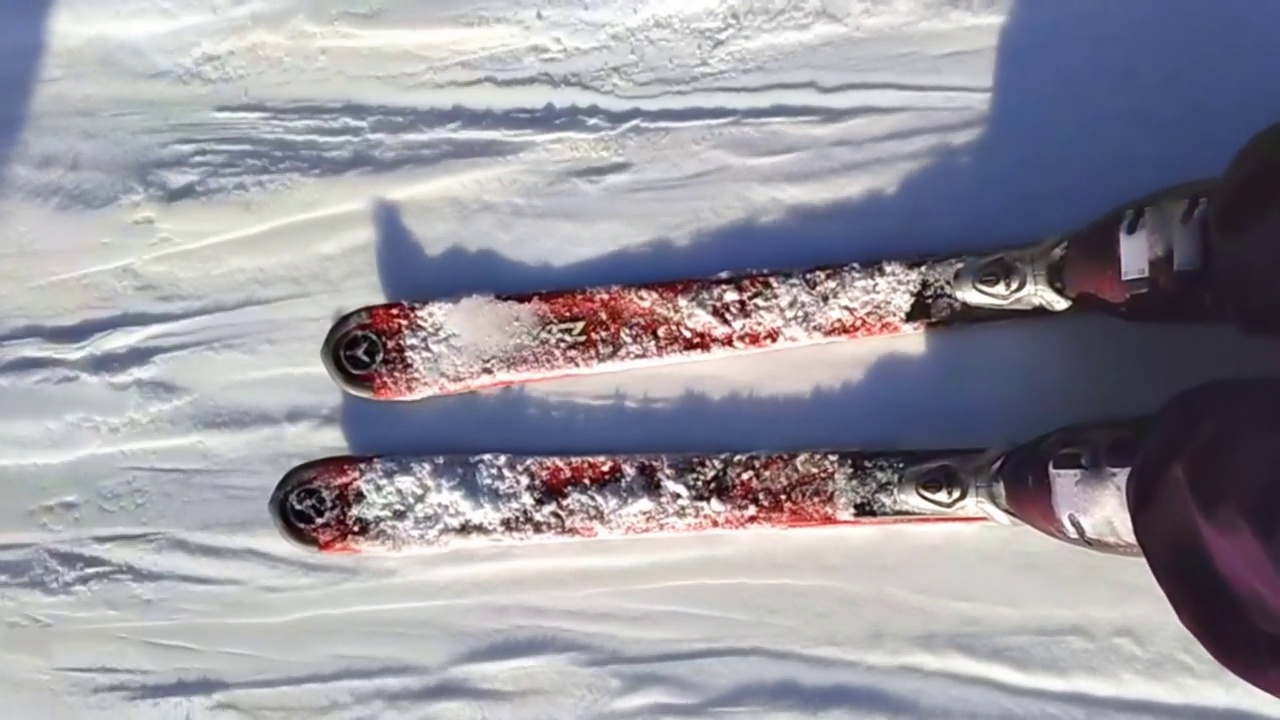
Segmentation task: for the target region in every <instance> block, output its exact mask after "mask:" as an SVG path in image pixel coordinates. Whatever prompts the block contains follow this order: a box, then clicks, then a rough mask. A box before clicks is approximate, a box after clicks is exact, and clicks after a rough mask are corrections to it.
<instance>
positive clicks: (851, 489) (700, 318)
mask: <svg viewBox="0 0 1280 720" xmlns="http://www.w3.org/2000/svg"><path fill="white" fill-rule="evenodd" d="M1215 187H1216V180H1214V179H1208V180H1202V181H1197V182H1192V183H1186V184H1182V185H1178V186H1175V187H1171V188H1166V189H1164V190H1161V191H1159V192H1156V193H1153V194H1151V195H1149V196H1147V197H1143V198H1139V199H1136V200H1134V201H1132V202H1130V203H1127V204H1125V205H1124V206H1122V207H1119V208H1116V209H1114V210H1112V211H1110V212H1108V213H1106V214H1105V215H1103V216H1102V217H1100V218H1098V219H1097V220H1096V221H1094V222H1092V223H1089V224H1088V225H1086V226H1084V227H1082V228H1080V229H1078V230H1075V231H1073V232H1070V233H1065V234H1063V235H1060V236H1056V237H1051V238H1045V239H1042V240H1041V241H1038V242H1035V243H1032V244H1028V245H1024V246H1019V247H1014V248H1009V249H1004V250H998V251H993V252H990V253H985V254H979V255H959V256H946V257H929V258H921V259H913V260H891V261H884V262H879V263H872V264H864V265H859V264H849V265H843V266H836V267H822V268H814V269H809V270H803V271H796V272H761V273H750V274H739V275H723V276H717V277H712V278H701V279H691V280H680V281H671V282H663V283H656V284H649V285H624V286H608V287H594V288H585V289H572V290H560V291H554V292H538V293H530V294H523V295H512V296H469V297H462V298H455V299H446V300H432V301H423V302H400V303H387V304H380V305H373V306H368V307H364V308H360V309H357V310H355V311H353V312H350V313H348V314H347V315H345V316H343V317H341V318H339V319H338V320H337V321H336V322H335V323H334V325H333V327H332V329H331V331H330V332H329V334H328V336H327V337H326V338H325V340H324V343H323V348H322V356H323V361H324V363H325V366H326V367H327V368H328V370H329V373H330V374H331V375H332V377H333V379H334V380H335V382H337V383H338V385H339V386H341V387H342V388H343V389H344V390H345V391H346V392H348V393H351V394H353V395H357V396H361V397H365V398H371V399H375V400H379V401H403V400H421V399H425V398H431V397H439V396H444V395H450V394H455V393H464V392H472V391H477V390H483V389H488V388H494V387H498V386H503V385H510V384H515V383H529V382H534V381H539V380H546V379H550V378H557V377H566V376H573V375H587V374H594V373H606V372H615V371H621V370H627V369H633V368H638V367H652V366H656V365H662V364H670V363H683V362H694V361H698V360H704V359H710V358H717V357H724V356H728V355H735V354H740V353H748V352H761V351H769V350H781V349H786V348H798V347H804V346H810V345H816V344H821V343H829V342H839V341H849V340H854V339H858V338H867V337H877V336H886V335H894V334H901V333H914V332H923V331H930V330H935V329H940V328H947V327H958V326H965V325H972V324H975V323H982V322H992V321H999V320H1006V319H1011V318H1030V317H1036V316H1044V315H1050V314H1059V315H1061V314H1066V313H1098V312H1102V313H1109V314H1112V315H1115V316H1117V317H1121V318H1126V319H1131V320H1140V321H1156V322H1211V321H1215V320H1217V318H1215V317H1214V316H1213V315H1214V314H1213V312H1212V309H1211V306H1210V304H1209V303H1208V301H1207V294H1206V292H1205V291H1204V283H1205V279H1204V277H1203V275H1204V270H1203V258H1204V254H1205V247H1206V243H1207V241H1208V237H1207V234H1208V223H1207V221H1206V216H1207V212H1208V209H1209V208H1210V206H1211V204H1212V201H1213V197H1212V194H1213V191H1214V189H1215ZM1006 456H1007V453H1005V452H1002V451H1000V450H997V449H972V450H970V449H960V450H927V451H902V452H892V451H889V452H880V451H864V450H844V449H833V450H812V451H803V452H790V453H763V452H761V453H710V454H685V455H673V454H651V455H595V456H520V455H510V454H503V453H490V454H472V455H455V456H432V457H402V456H338V457H330V458H324V459H320V460H315V461H311V462H308V463H304V464H302V465H299V466H298V467H296V468H294V469H292V470H290V471H289V472H288V473H287V474H286V475H285V477H284V478H283V479H282V480H281V482H280V483H279V485H278V486H277V488H276V490H275V492H274V493H273V494H272V497H271V501H270V509H271V513H272V516H273V518H274V519H275V521H276V523H277V526H278V527H279V529H280V530H281V532H282V534H283V535H284V536H285V537H287V538H289V539H291V540H293V541H295V542H297V543H299V544H300V545H303V546H305V547H308V548H312V549H316V550H319V551H322V552H366V551H404V550H414V549H443V548H450V547H456V546H460V545H464V544H483V543H492V542H495V541H507V542H512V541H529V540H553V539H569V538H581V537H597V536H608V535H630V534H638V533H639V534H650V533H673V532H690V531H696V530H707V529H728V528H748V527H796V526H812V525H833V524H883V523H897V522H930V521H949V522H973V521H984V520H991V519H997V520H998V519H1001V518H1003V517H1005V513H1004V512H1003V511H1002V509H1001V508H1000V507H999V506H1000V503H999V502H998V498H995V497H994V496H993V492H995V491H994V490H993V478H994V477H995V476H996V474H997V472H998V471H999V468H1000V465H1001V463H1002V461H1003V460H1004V458H1006Z"/></svg>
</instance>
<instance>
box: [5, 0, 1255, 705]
mask: <svg viewBox="0 0 1280 720" xmlns="http://www.w3.org/2000/svg"><path fill="white" fill-rule="evenodd" d="M0 17H2V18H3V19H4V20H5V22H4V23H0V87H2V88H3V90H4V93H5V95H6V97H7V98H10V99H8V100H6V103H5V104H4V105H3V106H0V238H2V239H3V242H2V243H0V268H2V270H0V272H3V273H4V274H3V280H4V281H5V282H3V283H0V308H3V309H4V310H5V311H6V312H4V313H3V314H0V404H2V405H3V407H4V408H5V409H6V411H7V412H5V413H4V414H3V415H0V449H2V450H3V452H2V453H0V488H3V490H4V499H5V502H4V503H3V504H0V695H3V697H5V699H6V711H7V712H11V713H14V716H15V717H42V716H45V717H59V718H63V717H68V718H69V717H76V718H119V717H129V718H137V719H139V720H146V719H148V718H174V717H188V718H212V717H217V718H222V717H226V718H283V717H307V718H319V717H323V718H337V719H348V718H350V719H355V718H393V717H405V718H450V719H451V720H452V719H456V718H610V719H612V718H617V719H624V718H628V719H629V718H684V717H703V716H714V715H722V714H727V713H736V714H741V715H745V716H749V717H753V718H754V717H760V718H765V717H768V718H792V717H851V718H919V717H936V718H946V717H963V718H1026V717H1037V718H1094V717H1115V718H1174V719H1180V718H1188V719H1190V718H1196V720H1200V719H1202V718H1206V719H1213V720H1216V719H1222V720H1253V719H1255V718H1266V717H1280V704H1277V703H1276V702H1275V701H1273V700H1271V699H1270V698H1267V697H1264V696H1262V695H1260V694H1259V693H1256V692H1254V691H1253V690H1251V689H1250V688H1248V687H1246V686H1245V685H1244V684H1243V683H1241V682H1239V681H1238V680H1236V679H1235V678H1233V677H1231V676H1230V675H1228V674H1226V673H1225V672H1224V671H1223V670H1221V669H1220V668H1219V667H1217V666H1216V665H1215V664H1214V663H1213V661H1212V660H1210V659H1209V658H1208V657H1207V655H1206V654H1205V653H1204V652H1203V651H1202V650H1201V649H1200V648H1199V647H1198V646H1197V645H1196V644H1195V643H1194V642H1193V641H1192V640H1191V639H1190V638H1189V637H1188V636H1187V635H1186V633H1185V631H1183V630H1182V628H1181V627H1180V626H1179V625H1178V624H1177V623H1176V621H1175V619H1174V618H1173V616H1172V613H1171V612H1170V611H1169V610H1168V608H1167V607H1166V605H1165V604H1164V601H1163V599H1162V598H1161V597H1160V595H1159V593H1158V591H1157V589H1156V588H1155V585H1154V584H1153V583H1152V582H1151V580H1150V578H1149V576H1148V574H1147V572H1146V571H1145V569H1144V568H1143V566H1142V565H1141V564H1140V563H1137V562H1134V561H1131V560H1126V559H1118V558H1111V557H1100V556H1099V557H1095V556H1092V555H1089V554H1087V553H1084V552H1082V551H1077V550H1075V549H1072V548H1067V547H1064V546H1059V545H1057V544H1055V543H1053V542H1051V541H1048V540H1044V539H1042V538H1040V537H1038V536H1036V535H1034V534H1030V533H1029V532H1028V531H1022V530H1017V529H1007V528H997V527H981V528H975V527H928V528H924V527H918V528H901V527H896V528H876V529H869V528H853V529H814V530H804V531H792V532H772V531H760V532H751V533H727V534H708V535H702V536H698V537H696V538H694V537H680V536H674V537H664V538H650V539H619V540H602V541H589V542H577V543H550V544H546V545H540V546H536V547H525V548H505V549H501V550H499V549H496V548H494V549H468V550H465V551H458V552H453V553H447V554H443V555H421V556H412V557H405V558H372V559H363V560H357V559H353V558H322V557H317V556H312V555H308V554H305V553H303V552H301V551H299V550H297V549H296V548H294V547H292V546H290V545H288V544H287V543H286V542H285V541H284V540H282V539H281V538H279V537H278V536H277V535H276V533H275V531H274V529H273V528H272V527H271V525H270V522H269V520H268V518H267V515H266V498H267V495H268V493H269V492H270V490H271V488H272V487H273V486H274V484H275V482H276V481H277V480H278V478H279V477H280V475H281V474H282V473H283V472H284V471H285V470H286V469H287V468H288V467H290V466H291V465H293V464H295V463H297V462H300V461H302V460H305V459H309V458H312V457H319V456H322V455H328V454H333V453H338V452H344V451H346V450H347V449H353V450H355V451H357V452H392V451H404V452H415V453H424V454H426V453H434V452H450V451H453V452H457V451H466V450H475V451H508V452H568V451H577V452H605V451H610V450H627V451H637V452H639V451H659V450H667V451H683V450H752V449H766V450H770V449H772V450H785V449H798V448H803V447H808V446H835V445H843V446H864V447H871V446H874V447H892V446H903V447H912V446H926V447H929V446H933V447H937V446H956V445H988V444H992V443H1003V442H1012V441H1016V440H1019V439H1023V438H1025V437H1028V436H1029V435H1031V434H1033V433H1036V432H1040V431H1043V430H1048V429H1050V428H1052V427H1056V426H1058V425H1061V424H1065V423H1067V422H1074V421H1078V420H1083V419H1086V418H1090V417H1096V416H1098V415H1100V414H1120V413H1130V412H1142V411H1147V410H1150V409H1152V408H1153V407H1154V406H1155V405H1156V404H1158V403H1159V402H1160V401H1161V400H1162V399H1164V398H1165V397H1167V396H1168V395H1169V394H1171V393H1172V392H1174V391H1176V390H1178V389H1181V388H1184V387H1188V386H1190V385H1192V384H1195V383H1196V382H1200V381H1203V380H1206V379H1209V378H1211V377H1221V376H1228V375H1239V374H1246V373H1259V372H1268V371H1270V370H1272V369H1274V368H1275V367H1276V364H1275V363H1276V360H1277V359H1280V349H1278V348H1276V347H1275V346H1274V344H1273V343H1267V342H1263V341H1259V340H1248V339H1242V338H1239V337H1237V336H1235V335H1234V334H1233V333H1231V332H1225V331H1220V330H1212V329H1210V330H1186V329H1174V330H1170V329H1161V328H1149V327H1121V326H1118V325H1117V324H1115V323H1108V322H1102V321H1067V322H1055V321H1049V322H1044V323H1030V324H1026V325H1018V324H1012V325H1006V326H992V327H982V328H978V329H975V330H972V331H966V332H955V333H939V334H936V335H927V336H914V337H904V338H897V339H891V340H881V341H869V342H860V343H850V344H844V345H831V346H825V347H817V348H813V349H810V350H803V351H795V352H786V353H765V354H761V355H756V356H752V357H744V358H739V359H733V360H721V361H715V362H710V363H700V364H692V365H684V366H674V367H666V368H661V369H654V370H645V371H636V372H633V373H626V374H622V375H615V376H608V377H603V378H577V379H572V380H564V381H556V382H550V383H546V384H541V385H537V386H530V387H527V388H517V389H511V388H509V389H505V390H501V391H494V392H487V393H481V394H476V395H467V396H460V397H454V398H446V399H442V400H440V401H439V402H433V403H413V404H403V405H395V406H379V405H376V404H372V403H368V402H361V401H356V400H353V399H350V398H344V397H342V396H341V395H340V393H339V392H338V391H337V390H336V389H335V388H334V387H333V385H332V383H331V382H330V381H329V380H328V378H327V377H326V376H325V373H324V371H323V369H322V367H321V364H320V361H319V357H318V344H319V340H320V338H321V337H322V335H323V333H324V331H325V329H326V328H327V327H328V324H329V322H330V321H331V320H332V319H333V317H334V315H335V314H336V313H337V312H340V311H342V310H346V309H349V308H351V307H352V306H355V305H359V304H364V303H368V302H377V301H380V300H382V299H384V298H392V299H404V298H424V297H443V296H452V295H457V294H463V293H470V292H517V291H523V290H533V289H539V288H550V287H565V286H572V285H579V284H584V283H614V282H636V281H647V280H660V279H667V278H672V277H681V276H692V275H702V274H708V273H715V272H720V271H723V270H735V269H748V268H761V267H799V266H805V265H811V264H818V263H832V262H844V261H849V260H867V259H876V258H880V257H884V256H886V255H897V256H904V255H913V254H917V253H925V252H936V251H940V250H948V249H951V250H955V249H978V248H982V247H985V246H991V245H1000V244H1005V243H1008V242H1011V241H1017V240H1022V239H1027V238H1029V237H1038V236H1040V235H1042V234H1045V233H1048V232H1053V231H1056V230H1060V229H1063V228H1064V227H1066V226H1070V225H1073V224H1075V223H1079V222H1082V221H1083V220H1086V219H1088V218H1089V217H1091V216H1092V215H1093V214H1095V213H1097V212H1100V211H1102V210H1105V209H1107V208H1109V207H1110V206H1112V205H1114V204H1115V203H1116V202H1118V201H1120V200H1121V199H1123V198H1125V197H1130V196H1133V195H1137V194H1140V193H1142V192H1145V191H1147V190H1149V189H1151V188H1152V187H1155V186H1158V185H1161V184H1166V183H1170V182H1175V181H1179V180H1183V179H1186V178H1188V177H1197V176H1201V175H1204V174H1208V173H1212V172H1215V171H1217V170H1218V169H1219V168H1220V167H1221V165H1222V163H1223V162H1225V160H1226V158H1227V157H1228V156H1229V154H1230V153H1231V152H1232V151H1233V150H1234V148H1235V147H1236V146H1237V145H1238V144H1239V142H1241V141H1242V140H1243V139H1244V138H1245V137H1247V136H1248V135H1249V134H1250V133H1251V132H1253V131H1254V130H1256V129H1257V128H1259V127H1261V126H1262V125H1264V124H1266V123H1267V122H1270V121H1272V120H1274V119H1275V118H1276V117H1277V116H1280V93H1277V92H1276V90H1277V89H1280V88H1276V87H1272V85H1275V84H1276V82H1277V81H1276V80H1274V78H1277V77H1280V49H1277V48H1276V47H1275V44H1274V41H1273V38H1272V33H1271V31H1270V29H1269V28H1273V27H1275V23H1276V22H1277V21H1280V8H1277V7H1275V6H1274V4H1273V3H1270V2H1268V0H1256V1H1255V0H1231V1H1224V2H1219V3H1197V4H1183V5H1179V6H1176V7H1171V6H1170V5H1169V4H1168V3H1165V2H1161V1H1158V0H1130V1H1128V2H1126V3H1111V2H1106V0H1075V1H1074V2H1072V3H1056V2H1053V0H1004V1H998V0H836V1H832V0H823V1H821V2H818V1H812V2H811V1H803V2H786V3H784V2H755V1H753V2H745V1H741V2H738V1H734V0H706V1H705V2H684V3H669V2H663V1H662V0H625V1H624V2H620V3H611V4H605V5H601V4H583V3H565V2H559V1H557V0H540V1H539V2H535V3H493V4H488V5H480V4H475V3H472V2H464V1H462V0H443V1H441V2H432V3H414V2H409V0H385V1H384V2H381V3H377V4H371V3H363V2H357V1H356V0H317V1H316V2H309V3H297V2H294V0H167V1H166V2H159V1H158V0H121V1H120V2H113V3H99V2H95V1H93V0H59V2H57V3H53V2H52V0H0ZM1224 38H1230V41H1229V42H1223V41H1222V39H1224ZM1188 48H1195V49H1196V50H1195V52H1191V51H1189V50H1188Z"/></svg>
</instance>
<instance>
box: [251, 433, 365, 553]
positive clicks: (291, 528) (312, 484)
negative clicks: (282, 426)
mask: <svg viewBox="0 0 1280 720" xmlns="http://www.w3.org/2000/svg"><path fill="white" fill-rule="evenodd" d="M358 462H359V458H355V457H351V456H341V455H339V456H334V457H328V458H322V459H319V460H311V461H308V462H305V463H302V464H301V465H298V466H296V467H294V468H292V469H290V470H289V471H288V472H286V473H285V474H284V477H283V478H281V479H280V482H279V483H277V484H276V488H275V490H273V491H272V492H271V498H270V499H269V500H268V501H267V509H268V511H269V512H270V514H271V519H272V521H274V522H275V525H276V529H277V530H278V531H279V532H280V534H281V535H282V536H284V538H285V539H286V540H289V541H290V542H292V543H293V544H295V545H297V546H299V547H302V548H305V549H307V550H316V551H320V552H351V551H352V550H353V548H352V546H351V541H352V540H354V539H355V535H356V534H357V532H358V530H357V528H356V526H355V524H354V522H353V521H352V518H351V517H350V510H351V507H352V504H353V500H354V498H353V497H352V495H353V493H352V490H353V488H352V487H351V486H352V485H353V484H354V482H355V480H356V478H357V476H356V473H355V467H356V464H357V463H358Z"/></svg>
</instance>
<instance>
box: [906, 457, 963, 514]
mask: <svg viewBox="0 0 1280 720" xmlns="http://www.w3.org/2000/svg"><path fill="white" fill-rule="evenodd" d="M916 494H917V495H919V496H920V499H922V500H924V501H925V502H928V503H930V504H932V505H937V506H938V507H940V508H948V509H949V508H953V507H955V506H956V505H959V504H960V502H961V501H962V500H964V497H965V494H966V492H965V485H964V482H963V481H962V479H961V477H960V475H959V473H957V472H956V470H955V468H953V467H951V466H950V465H941V466H938V467H935V468H932V469H931V470H929V471H928V472H927V473H925V476H924V477H923V478H921V479H920V482H918V483H916Z"/></svg>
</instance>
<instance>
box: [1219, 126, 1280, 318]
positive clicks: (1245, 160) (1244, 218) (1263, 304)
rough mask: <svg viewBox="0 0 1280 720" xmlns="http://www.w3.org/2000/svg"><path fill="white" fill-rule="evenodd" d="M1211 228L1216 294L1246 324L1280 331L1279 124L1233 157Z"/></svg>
mask: <svg viewBox="0 0 1280 720" xmlns="http://www.w3.org/2000/svg"><path fill="white" fill-rule="evenodd" d="M1209 229H1210V236H1211V238H1212V241H1211V243H1210V245H1209V247H1208V267H1209V271H1210V280H1211V282H1212V292H1213V294H1214V295H1215V296H1216V297H1217V298H1218V299H1219V302H1220V303H1221V305H1222V306H1223V308H1224V309H1225V310H1226V312H1227V313H1228V314H1229V315H1230V317H1231V319H1232V320H1233V321H1234V322H1236V323H1238V324H1240V325H1241V326H1242V327H1244V328H1245V329H1247V330H1250V331H1255V332H1266V333H1271V334H1280V286H1278V285H1277V278H1280V123H1277V124H1274V125H1271V126H1269V127H1267V128H1266V129H1264V130H1262V131H1261V132H1259V133H1257V134H1256V135H1254V136H1253V137H1252V138H1250V140H1249V141H1248V142H1247V143H1246V144H1245V146H1244V147H1243V148H1242V149H1241V150H1240V151H1239V152H1237V153H1236V155H1235V157H1234V158H1232V160H1231V163H1230V165H1228V166H1227V169H1226V171H1225V172H1224V173H1223V175H1222V180H1221V184H1220V187H1219V189H1218V191H1217V192H1216V194H1215V197H1214V199H1213V202H1212V204H1211V207H1210V212H1209Z"/></svg>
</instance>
